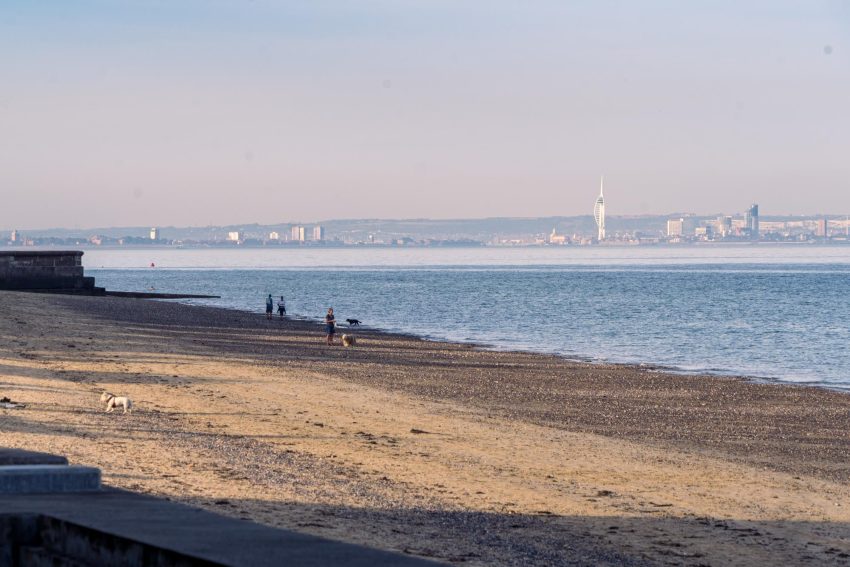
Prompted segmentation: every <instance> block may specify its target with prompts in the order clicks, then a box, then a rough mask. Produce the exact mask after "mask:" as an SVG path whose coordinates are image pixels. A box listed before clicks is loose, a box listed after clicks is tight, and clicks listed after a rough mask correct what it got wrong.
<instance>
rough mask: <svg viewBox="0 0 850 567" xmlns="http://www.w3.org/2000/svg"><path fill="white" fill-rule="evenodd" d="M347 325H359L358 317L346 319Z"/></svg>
mask: <svg viewBox="0 0 850 567" xmlns="http://www.w3.org/2000/svg"><path fill="white" fill-rule="evenodd" d="M346 321H347V322H348V326H349V327H357V326H359V325H360V319H346Z"/></svg>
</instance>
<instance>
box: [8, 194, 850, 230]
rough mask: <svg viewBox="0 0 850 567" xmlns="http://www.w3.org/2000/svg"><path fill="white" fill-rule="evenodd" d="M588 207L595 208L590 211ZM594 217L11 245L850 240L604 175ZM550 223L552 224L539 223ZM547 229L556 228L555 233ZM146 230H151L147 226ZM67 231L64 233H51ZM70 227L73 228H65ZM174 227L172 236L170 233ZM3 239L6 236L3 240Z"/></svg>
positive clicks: (846, 222)
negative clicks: (652, 198) (668, 209)
mask: <svg viewBox="0 0 850 567" xmlns="http://www.w3.org/2000/svg"><path fill="white" fill-rule="evenodd" d="M588 212H590V211H588ZM592 213H593V214H592V216H591V215H583V216H575V217H556V219H555V220H556V222H555V223H554V224H555V226H552V224H548V223H550V222H551V221H552V218H551V217H550V218H547V219H522V218H504V219H477V220H476V219H468V220H443V221H435V220H427V219H418V220H386V221H380V220H347V221H328V223H329V224H330V225H331V229H330V235H331V236H330V237H329V235H328V234H329V232H328V230H327V227H326V226H325V225H324V224H306V225H305V224H295V223H293V224H283V225H271V226H265V227H264V226H260V225H246V226H243V227H226V228H224V227H221V228H216V227H205V228H184V229H176V228H169V229H167V230H166V231H162V230H161V229H160V228H159V227H151V229H150V231H149V232H148V233H147V236H145V232H144V231H137V233H136V235H133V236H122V237H115V236H114V234H115V232H116V230H115V229H108V230H110V231H111V235H110V234H95V235H90V236H73V237H68V236H65V237H60V236H34V235H24V234H22V233H21V232H20V231H18V230H12V231H11V232H10V233H9V238H8V240H7V241H6V242H5V245H7V246H68V245H73V246H84V245H90V246H130V245H146V246H151V245H156V246H188V247H215V246H221V247H227V246H247V247H250V246H398V247H411V246H590V245H654V244H682V243H703V242H736V241H737V242H823V243H847V244H850V217H844V218H842V217H839V216H836V215H831V216H825V215H820V216H784V217H783V216H772V217H762V216H761V215H760V212H759V205H758V204H755V203H754V204H752V205H751V206H750V207H748V208H747V209H746V210H744V211H743V212H740V213H738V214H733V215H727V214H722V215H712V216H698V215H694V214H679V215H671V216H662V215H640V216H631V217H629V216H618V217H609V216H608V215H607V212H606V201H605V195H604V180H603V179H600V182H599V196H598V197H597V198H596V200H595V202H594V204H593V209H592ZM542 222H546V223H547V224H548V226H546V225H543V226H541V223H542ZM548 227H552V228H551V231H550V230H549V228H548ZM145 230H146V229H145ZM52 232H54V233H55V232H60V233H61V232H63V231H52ZM64 232H65V233H67V232H68V231H64ZM169 233H172V236H171V237H169ZM2 244H3V241H2V239H0V245H2Z"/></svg>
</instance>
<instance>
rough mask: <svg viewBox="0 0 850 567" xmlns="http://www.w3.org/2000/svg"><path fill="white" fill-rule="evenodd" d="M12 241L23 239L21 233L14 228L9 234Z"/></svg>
mask: <svg viewBox="0 0 850 567" xmlns="http://www.w3.org/2000/svg"><path fill="white" fill-rule="evenodd" d="M9 236H10V239H11V240H12V242H17V241H19V240H20V239H21V235H20V234H18V231H17V230H13V231H12V234H10V235H9Z"/></svg>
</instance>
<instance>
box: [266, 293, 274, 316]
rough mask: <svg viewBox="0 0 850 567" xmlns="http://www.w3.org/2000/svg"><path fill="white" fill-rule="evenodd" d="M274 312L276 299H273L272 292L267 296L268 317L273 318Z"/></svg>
mask: <svg viewBox="0 0 850 567" xmlns="http://www.w3.org/2000/svg"><path fill="white" fill-rule="evenodd" d="M273 312H274V299H272V294H269V296H268V297H267V298H266V319H271V318H272V313H273Z"/></svg>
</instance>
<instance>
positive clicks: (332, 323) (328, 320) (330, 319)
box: [325, 307, 336, 345]
mask: <svg viewBox="0 0 850 567" xmlns="http://www.w3.org/2000/svg"><path fill="white" fill-rule="evenodd" d="M335 327H336V319H334V308H333V307H329V308H328V314H327V315H325V330H326V331H327V332H328V344H329V345H332V344H334V333H335V332H336V329H335Z"/></svg>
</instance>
